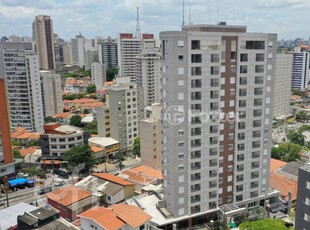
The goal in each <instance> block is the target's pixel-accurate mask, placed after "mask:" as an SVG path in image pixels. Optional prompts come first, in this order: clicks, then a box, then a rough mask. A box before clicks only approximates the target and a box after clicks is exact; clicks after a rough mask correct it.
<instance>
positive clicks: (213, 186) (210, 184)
mask: <svg viewBox="0 0 310 230" xmlns="http://www.w3.org/2000/svg"><path fill="white" fill-rule="evenodd" d="M216 187H217V183H216V182H215V183H214V182H209V188H216Z"/></svg>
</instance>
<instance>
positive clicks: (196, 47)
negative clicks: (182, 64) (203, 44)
mask: <svg viewBox="0 0 310 230" xmlns="http://www.w3.org/2000/svg"><path fill="white" fill-rule="evenodd" d="M191 45H192V47H191V48H192V50H200V41H199V40H192V44H191Z"/></svg>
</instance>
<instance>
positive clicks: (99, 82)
mask: <svg viewBox="0 0 310 230" xmlns="http://www.w3.org/2000/svg"><path fill="white" fill-rule="evenodd" d="M91 77H92V79H91V80H92V84H93V85H95V86H96V89H97V90H100V89H102V88H103V83H104V82H105V81H106V72H105V68H104V65H103V64H101V63H100V62H93V63H92V64H91Z"/></svg>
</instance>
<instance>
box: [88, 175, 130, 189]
mask: <svg viewBox="0 0 310 230" xmlns="http://www.w3.org/2000/svg"><path fill="white" fill-rule="evenodd" d="M92 175H93V176H95V177H99V178H101V179H104V180H107V181H110V182H113V183H116V184H120V185H123V186H132V185H134V184H133V183H130V182H128V181H125V180H124V179H123V178H120V177H118V176H114V175H112V174H109V173H93V174H92Z"/></svg>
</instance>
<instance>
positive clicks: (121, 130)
mask: <svg viewBox="0 0 310 230" xmlns="http://www.w3.org/2000/svg"><path fill="white" fill-rule="evenodd" d="M123 79H124V78H122V77H120V78H117V80H116V81H117V82H116V83H115V84H114V85H112V86H111V87H110V88H109V95H108V100H107V101H108V106H109V112H110V124H109V125H110V127H111V131H110V133H111V137H112V138H114V139H116V140H118V141H119V143H120V148H121V149H127V148H130V147H132V146H133V141H134V139H135V138H136V137H138V136H139V121H140V120H141V119H142V118H143V90H142V87H141V86H138V85H137V84H135V83H124V82H121V81H122V80H123Z"/></svg>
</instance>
